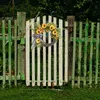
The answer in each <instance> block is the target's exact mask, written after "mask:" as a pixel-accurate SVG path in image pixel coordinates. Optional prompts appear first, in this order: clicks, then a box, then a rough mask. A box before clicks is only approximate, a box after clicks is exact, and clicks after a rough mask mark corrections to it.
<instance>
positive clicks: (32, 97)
mask: <svg viewBox="0 0 100 100" xmlns="http://www.w3.org/2000/svg"><path fill="white" fill-rule="evenodd" d="M0 100H100V88H99V89H89V88H88V89H78V88H76V89H71V88H66V89H60V90H59V89H56V90H53V89H43V88H36V87H35V88H30V87H19V88H11V89H0Z"/></svg>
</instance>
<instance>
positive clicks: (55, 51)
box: [53, 17, 57, 86]
mask: <svg viewBox="0 0 100 100" xmlns="http://www.w3.org/2000/svg"><path fill="white" fill-rule="evenodd" d="M53 22H54V24H57V18H56V17H54V18H53ZM54 85H55V86H56V85H57V44H56V43H55V44H54Z"/></svg>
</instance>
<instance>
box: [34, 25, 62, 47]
mask: <svg viewBox="0 0 100 100" xmlns="http://www.w3.org/2000/svg"><path fill="white" fill-rule="evenodd" d="M34 31H35V32H34V33H35V34H33V37H34V41H33V42H32V48H33V47H36V46H45V47H48V46H52V45H53V44H54V43H55V42H56V41H57V40H58V39H59V36H60V29H59V28H57V26H56V25H55V24H54V23H47V24H42V25H40V24H37V23H36V25H35V29H34ZM45 33H46V34H51V38H52V39H53V41H52V42H51V43H46V42H45V41H44V40H43V34H45Z"/></svg>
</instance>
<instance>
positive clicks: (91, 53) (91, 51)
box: [89, 23, 94, 87]
mask: <svg viewBox="0 0 100 100" xmlns="http://www.w3.org/2000/svg"><path fill="white" fill-rule="evenodd" d="M93 32H94V23H91V42H90V65H89V84H90V87H91V86H92V59H93V35H94V34H93Z"/></svg>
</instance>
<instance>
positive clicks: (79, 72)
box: [78, 22, 82, 87]
mask: <svg viewBox="0 0 100 100" xmlns="http://www.w3.org/2000/svg"><path fill="white" fill-rule="evenodd" d="M79 38H80V39H81V38H82V22H80V26H79ZM81 49H82V42H81V41H79V55H78V87H80V77H81V54H82V52H81V51H82V50H81Z"/></svg>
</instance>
